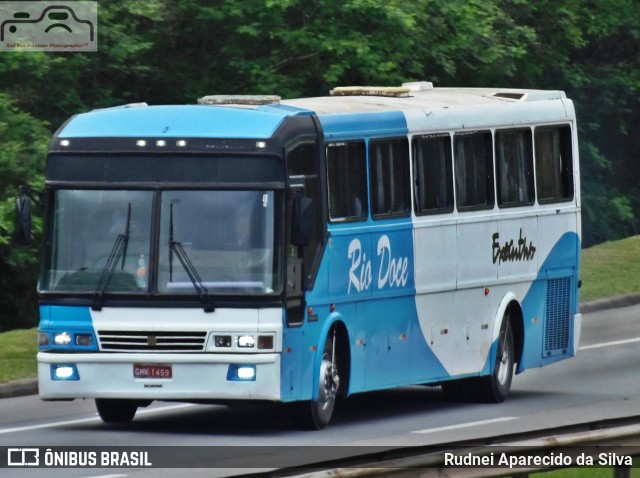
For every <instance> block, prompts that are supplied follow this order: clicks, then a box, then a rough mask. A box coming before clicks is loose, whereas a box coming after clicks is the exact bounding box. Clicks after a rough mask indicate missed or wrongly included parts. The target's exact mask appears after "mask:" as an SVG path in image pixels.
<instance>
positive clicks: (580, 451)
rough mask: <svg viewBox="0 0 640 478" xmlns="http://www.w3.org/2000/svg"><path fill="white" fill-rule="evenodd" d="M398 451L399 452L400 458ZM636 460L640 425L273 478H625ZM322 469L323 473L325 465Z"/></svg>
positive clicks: (291, 472) (459, 448)
mask: <svg viewBox="0 0 640 478" xmlns="http://www.w3.org/2000/svg"><path fill="white" fill-rule="evenodd" d="M596 423H597V422H596ZM592 426H596V427H597V426H598V425H592ZM556 432H557V431H556ZM494 440H495V439H494ZM444 446H446V445H443V447H444ZM405 450H406V449H405ZM398 451H399V450H394V452H395V453H398ZM635 456H640V424H637V423H636V424H631V425H622V426H615V427H610V428H602V429H597V430H589V431H581V432H574V433H565V434H562V433H557V434H553V435H549V436H543V437H537V438H530V439H524V440H519V441H512V442H503V443H495V444H490V445H488V444H480V445H476V446H474V445H471V446H458V445H454V446H452V447H451V448H449V449H448V450H445V449H440V450H438V451H434V452H427V453H419V452H418V454H415V455H409V456H404V457H402V458H396V459H387V460H385V459H382V460H379V461H378V460H375V459H372V460H371V461H370V462H365V463H363V462H362V461H361V462H360V463H358V464H357V465H353V466H351V465H349V464H348V463H345V465H344V466H342V467H338V468H330V469H322V470H320V469H316V470H314V471H306V472H305V471H303V470H300V469H298V470H289V471H287V470H280V471H279V472H277V473H275V474H270V475H272V476H288V477H293V476H295V477H296V478H362V477H393V478H401V477H410V476H411V477H413V476H420V477H421V478H436V477H437V478H453V477H455V478H484V477H498V476H517V477H518V478H521V477H526V476H527V475H528V474H529V473H531V472H539V471H544V470H550V469H556V468H569V467H578V468H582V467H585V468H587V467H593V466H599V467H608V468H613V469H614V474H615V476H616V477H626V476H629V471H630V468H631V466H630V461H631V460H632V459H633V457H635ZM354 460H355V457H354ZM527 461H528V462H529V464H530V466H529V464H527ZM318 468H321V465H320V464H319V465H318Z"/></svg>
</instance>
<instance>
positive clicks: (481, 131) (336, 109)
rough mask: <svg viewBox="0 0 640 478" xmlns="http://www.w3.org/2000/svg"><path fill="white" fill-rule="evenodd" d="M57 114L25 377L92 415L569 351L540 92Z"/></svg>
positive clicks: (568, 118)
mask: <svg viewBox="0 0 640 478" xmlns="http://www.w3.org/2000/svg"><path fill="white" fill-rule="evenodd" d="M198 103H199V104H196V105H182V106H147V105H146V104H134V105H126V106H123V107H117V108H107V109H100V110H95V111H91V112H88V113H85V114H79V115H76V116H74V117H72V118H71V119H69V120H68V121H67V122H66V123H65V124H64V125H63V126H62V127H61V128H60V129H59V130H58V131H57V133H56V134H55V136H54V137H53V139H52V142H51V146H50V151H49V154H48V160H47V166H46V183H45V190H44V194H43V205H44V216H45V231H44V234H45V244H44V255H43V268H42V275H41V278H40V282H39V297H40V313H41V320H40V326H39V353H38V376H39V383H38V385H39V393H40V396H41V398H42V399H44V400H68V399H74V398H93V399H95V401H96V405H97V409H98V412H99V414H100V416H101V417H102V419H103V420H104V421H106V422H128V421H130V420H132V419H133V417H134V415H135V413H136V410H137V408H138V407H141V406H146V405H148V404H149V403H151V402H152V401H154V400H171V401H185V402H197V403H203V402H204V403H232V402H235V401H246V400H254V401H269V402H284V403H289V404H290V406H291V410H292V411H293V412H294V413H295V416H296V418H297V420H298V421H299V423H301V424H303V425H304V426H307V427H311V428H321V427H323V426H325V425H327V424H328V423H329V421H330V420H331V417H332V415H333V411H334V405H335V403H336V400H337V399H339V398H342V397H347V396H349V395H352V394H355V393H361V392H366V391H371V390H379V389H385V388H392V387H398V386H406V385H411V384H432V385H439V386H441V387H442V389H443V390H444V392H445V393H447V394H448V395H450V396H453V397H459V398H467V399H473V400H482V401H488V402H501V401H503V400H504V399H505V398H506V396H507V394H508V393H509V389H510V386H511V380H512V376H513V374H514V373H520V372H523V371H524V370H525V369H527V368H531V367H541V366H544V365H547V364H550V363H553V362H556V361H559V360H562V359H565V358H568V357H571V356H573V355H574V354H575V353H576V351H577V344H578V339H579V335H580V324H581V315H580V313H579V312H578V285H579V280H578V277H579V276H578V274H579V257H580V227H581V224H580V186H579V184H580V183H579V167H578V143H577V133H576V132H577V128H576V118H575V112H574V107H573V104H572V102H571V101H570V100H569V99H567V98H566V97H565V94H564V93H563V92H561V91H542V90H523V89H491V88H484V89H478V88H470V89H462V88H434V87H433V85H432V84H431V83H428V82H419V83H407V84H404V85H403V86H402V87H397V88H359V87H353V88H336V89H335V90H333V91H332V94H331V96H327V97H319V98H301V99H292V100H281V99H279V98H278V97H271V96H265V97H248V96H247V97H244V96H243V97H228V96H214V97H204V98H202V99H201V100H200V101H199V102H198Z"/></svg>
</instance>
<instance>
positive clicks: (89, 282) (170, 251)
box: [40, 190, 280, 300]
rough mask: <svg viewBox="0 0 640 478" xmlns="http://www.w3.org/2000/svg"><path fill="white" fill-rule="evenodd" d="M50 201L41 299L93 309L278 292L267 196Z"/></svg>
mask: <svg viewBox="0 0 640 478" xmlns="http://www.w3.org/2000/svg"><path fill="white" fill-rule="evenodd" d="M155 197H158V199H159V201H158V202H157V204H159V208H160V209H159V211H156V212H154V198H155ZM54 202H55V206H54V211H53V218H52V219H53V224H52V229H51V238H50V246H49V248H48V249H47V258H46V261H45V264H47V265H46V267H45V270H44V273H43V276H42V279H41V281H40V290H41V291H56V292H83V293H91V294H94V295H96V297H97V299H96V300H100V298H101V297H102V295H103V294H108V293H114V292H125V293H147V292H154V293H155V292H158V293H160V294H164V295H169V294H179V295H200V296H201V298H203V297H206V293H208V294H209V295H240V294H243V295H247V294H249V295H263V294H273V293H276V292H278V291H279V289H280V286H279V285H277V284H279V280H280V279H279V276H278V270H279V268H280V267H279V266H278V259H277V257H279V256H278V254H277V251H278V248H277V247H276V231H275V217H276V214H275V193H274V192H273V191H226V190H225V191H210V190H208V191H192V190H190V191H161V192H154V191H115V190H58V191H56V192H55V197H54ZM171 211H173V213H172V212H171ZM154 215H156V216H157V217H159V222H158V223H157V224H156V225H154V226H153V231H156V232H154V233H153V235H152V224H154V222H153V217H154ZM154 235H155V237H153V236H154ZM152 244H154V248H152ZM170 244H173V246H170ZM156 245H157V246H156ZM155 247H157V249H155ZM152 250H157V253H155V252H154V257H156V256H157V259H156V260H155V261H151V260H150V259H151V255H150V253H151V251H152ZM177 250H180V251H181V254H182V256H181V259H182V260H179V259H178V257H177V256H176V251H177ZM150 278H155V279H156V282H155V283H150V281H149V279H150ZM194 278H195V279H194ZM203 300H204V299H203Z"/></svg>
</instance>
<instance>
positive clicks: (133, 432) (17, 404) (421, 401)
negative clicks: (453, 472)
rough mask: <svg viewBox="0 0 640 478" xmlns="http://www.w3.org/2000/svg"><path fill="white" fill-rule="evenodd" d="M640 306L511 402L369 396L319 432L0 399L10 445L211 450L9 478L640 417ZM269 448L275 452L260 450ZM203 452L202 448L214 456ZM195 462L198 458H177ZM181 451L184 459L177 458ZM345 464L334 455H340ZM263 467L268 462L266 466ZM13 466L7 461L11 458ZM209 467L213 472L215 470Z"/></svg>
mask: <svg viewBox="0 0 640 478" xmlns="http://www.w3.org/2000/svg"><path fill="white" fill-rule="evenodd" d="M639 359H640V305H634V306H630V307H624V308H618V309H612V310H603V311H599V312H591V313H587V314H585V315H584V323H583V330H582V340H581V345H580V349H579V352H578V355H577V356H576V357H575V358H573V359H571V360H567V361H563V362H560V363H557V364H554V365H551V366H549V367H545V368H542V369H536V370H528V371H526V372H525V373H524V374H521V375H518V376H516V377H515V378H514V382H513V387H512V392H511V395H510V397H509V399H508V400H507V401H506V402H505V403H502V404H498V405H487V404H477V403H452V402H447V401H446V400H445V399H444V397H443V396H442V394H441V393H440V391H439V388H434V387H406V388H401V389H397V390H391V391H385V392H376V393H370V394H362V395H357V396H354V397H351V398H350V399H349V400H347V401H346V402H345V403H343V404H342V406H341V408H340V409H339V410H338V412H337V415H336V416H335V418H334V420H333V421H332V423H331V424H330V426H329V427H328V428H326V429H324V430H322V431H319V432H305V431H299V430H297V429H295V427H294V425H293V423H292V421H291V418H290V416H289V415H288V413H287V411H286V409H284V408H282V407H277V406H269V407H251V408H240V409H230V408H227V407H222V406H212V405H190V404H175V403H162V402H161V403H154V404H153V405H152V406H151V407H149V408H147V409H141V410H140V411H139V412H138V415H136V418H135V420H134V422H133V423H132V424H130V425H128V426H112V425H105V424H103V423H102V422H101V421H100V419H99V418H98V417H97V415H96V412H95V408H94V404H93V401H90V400H85V401H81V400H76V401H73V402H53V403H45V402H41V401H40V400H39V399H38V397H37V396H25V397H16V398H5V399H3V400H0V447H65V446H66V447H79V446H88V447H98V449H101V448H105V447H111V446H130V447H143V446H167V447H175V445H180V446H184V447H206V448H203V449H204V450H206V453H205V456H204V458H203V456H201V455H198V456H196V457H195V458H194V459H195V460H197V461H198V463H200V466H202V467H203V468H202V469H195V468H185V469H183V470H177V469H173V470H168V469H157V468H156V469H146V470H145V469H129V468H119V469H116V468H110V469H78V468H72V469H19V470H18V469H13V468H10V469H3V470H0V475H1V476H3V477H5V478H9V477H13V476H16V477H20V478H30V477H47V478H56V477H65V478H66V477H74V478H89V477H104V478H106V477H109V478H125V477H134V478H146V477H164V476H167V477H169V476H170V477H180V476H188V477H192V476H198V477H212V476H224V475H233V474H239V473H242V472H245V471H256V470H253V469H252V470H245V469H244V468H243V465H245V464H246V466H251V467H253V466H260V467H264V468H272V467H279V466H281V465H283V464H291V461H290V460H291V459H294V460H295V459H299V461H300V462H304V461H305V460H308V461H315V459H317V458H318V457H322V456H323V455H322V454H318V450H323V449H324V448H318V447H319V446H339V447H341V448H331V450H332V453H334V452H337V453H343V454H349V453H354V452H356V451H358V450H368V449H366V448H359V449H356V448H349V447H355V446H358V447H362V446H381V447H400V446H414V445H432V444H440V443H448V442H452V441H461V440H468V439H475V438H483V437H493V436H498V435H504V434H510V433H518V432H526V431H530V430H535V429H543V428H554V427H559V426H564V425H570V424H579V423H583V422H587V421H591V420H595V419H609V418H619V417H625V416H634V415H638V414H640V413H639V412H640V367H638V365H637V364H638V361H639ZM252 446H256V447H268V448H251V447H252ZM203 449H199V450H203ZM167 450H168V453H169V455H172V454H175V457H173V456H171V457H170V460H171V459H175V460H176V463H178V462H182V463H185V462H188V460H189V457H190V451H189V450H190V448H183V449H176V448H168V449H167ZM171 450H173V451H171ZM332 456H333V455H332ZM256 457H257V458H256ZM0 458H1V457H0ZM204 467H209V468H204Z"/></svg>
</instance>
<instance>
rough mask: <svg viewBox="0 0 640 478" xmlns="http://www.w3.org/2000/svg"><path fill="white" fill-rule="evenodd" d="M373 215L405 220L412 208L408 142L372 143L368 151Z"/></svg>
mask: <svg viewBox="0 0 640 478" xmlns="http://www.w3.org/2000/svg"><path fill="white" fill-rule="evenodd" d="M369 171H370V172H371V214H372V215H373V216H374V217H377V218H380V217H383V216H385V217H388V216H403V215H407V214H408V213H409V211H410V206H409V145H408V143H407V140H406V139H392V140H384V141H372V142H371V145H370V147H369Z"/></svg>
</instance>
